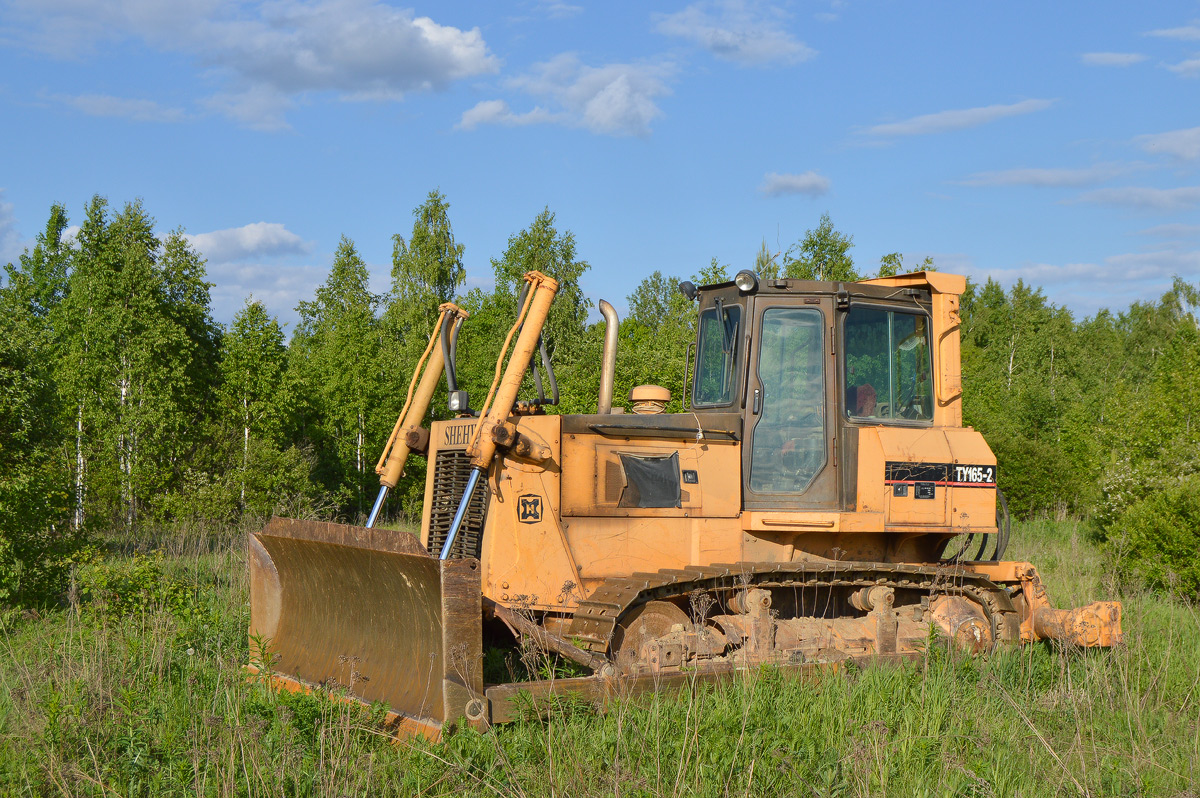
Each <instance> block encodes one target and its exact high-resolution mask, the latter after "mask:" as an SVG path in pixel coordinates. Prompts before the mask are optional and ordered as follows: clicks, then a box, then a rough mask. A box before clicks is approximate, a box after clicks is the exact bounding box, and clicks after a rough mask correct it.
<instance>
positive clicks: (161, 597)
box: [78, 553, 196, 618]
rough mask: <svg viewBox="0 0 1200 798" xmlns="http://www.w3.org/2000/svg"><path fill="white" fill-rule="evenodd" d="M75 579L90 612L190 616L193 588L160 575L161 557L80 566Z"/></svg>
mask: <svg viewBox="0 0 1200 798" xmlns="http://www.w3.org/2000/svg"><path fill="white" fill-rule="evenodd" d="M78 579H79V587H80V590H81V593H82V598H83V601H84V602H85V603H86V605H87V608H88V610H89V611H92V612H97V613H103V614H109V615H115V616H125V615H132V614H136V613H145V612H150V611H153V610H155V609H158V608H162V609H165V610H166V611H168V612H169V613H171V614H172V615H173V616H175V617H176V618H187V617H191V616H192V615H193V614H194V610H195V592H196V587H195V585H192V584H189V583H188V582H186V581H185V580H182V579H179V578H177V577H173V576H171V575H168V574H166V573H164V571H163V557H162V555H161V554H156V555H150V556H147V555H143V554H140V553H137V554H134V556H133V557H132V558H130V559H128V560H112V559H109V560H101V561H99V562H96V563H92V564H88V565H84V566H83V567H82V568H80V569H79V575H78Z"/></svg>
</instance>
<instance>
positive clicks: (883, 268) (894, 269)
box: [876, 252, 937, 277]
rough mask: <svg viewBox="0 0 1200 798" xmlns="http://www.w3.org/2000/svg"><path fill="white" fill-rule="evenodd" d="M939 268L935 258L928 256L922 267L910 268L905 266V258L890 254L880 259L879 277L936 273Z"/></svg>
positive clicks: (895, 253) (894, 253)
mask: <svg viewBox="0 0 1200 798" xmlns="http://www.w3.org/2000/svg"><path fill="white" fill-rule="evenodd" d="M935 271H937V266H935V265H934V263H933V258H931V257H930V256H928V255H926V256H925V260H923V261H921V263H920V265H918V266H917V267H915V268H912V269H910V268H908V267H907V266H905V265H904V256H903V255H901V254H900V253H899V252H889V253H888V254H886V255H884V256H883V257H882V258H880V259H879V273H878V274H877V275H876V276H877V277H895V276H896V275H898V274H907V273H909V272H935Z"/></svg>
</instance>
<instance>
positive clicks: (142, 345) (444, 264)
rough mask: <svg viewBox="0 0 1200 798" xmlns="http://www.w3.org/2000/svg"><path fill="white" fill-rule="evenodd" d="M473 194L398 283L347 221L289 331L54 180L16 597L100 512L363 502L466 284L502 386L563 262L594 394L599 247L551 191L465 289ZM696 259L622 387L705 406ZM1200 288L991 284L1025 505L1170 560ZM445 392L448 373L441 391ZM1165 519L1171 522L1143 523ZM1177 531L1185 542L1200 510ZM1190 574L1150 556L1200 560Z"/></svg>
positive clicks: (12, 479) (1005, 479)
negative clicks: (223, 319) (378, 274)
mask: <svg viewBox="0 0 1200 798" xmlns="http://www.w3.org/2000/svg"><path fill="white" fill-rule="evenodd" d="M449 208H450V206H449V203H448V202H447V199H446V197H445V196H443V195H442V194H441V193H439V192H437V191H432V192H430V193H429V195H428V197H427V198H426V199H425V201H424V202H423V203H422V204H421V205H419V206H418V207H417V208H416V209H415V210H414V211H413V224H412V229H411V232H410V233H409V234H408V235H407V237H405V236H402V235H400V234H397V235H394V236H393V253H392V271H391V282H390V287H389V289H388V290H387V291H386V292H385V293H383V294H378V295H377V294H374V293H372V292H371V291H370V289H369V286H368V271H367V267H366V264H365V262H364V261H363V259H362V257H361V256H360V255H359V253H358V250H357V248H356V246H355V244H354V242H353V241H351V240H349V239H348V238H345V237H343V238H342V240H341V241H340V243H339V245H338V247H337V250H336V253H335V255H334V258H333V263H332V266H331V268H330V271H329V274H328V276H327V278H326V280H325V282H324V283H323V284H322V285H321V286H320V287H319V288H318V289H317V290H316V292H315V295H314V296H313V297H312V298H311V299H307V300H305V301H302V302H301V303H300V304H299V306H298V308H297V311H298V314H299V322H298V323H297V325H296V326H295V329H294V330H293V332H292V334H291V336H290V339H289V338H288V336H286V335H285V334H284V330H283V328H282V326H281V325H280V323H279V322H278V320H277V319H275V318H274V317H272V316H271V315H270V314H269V313H268V311H267V309H266V308H265V306H264V305H263V304H262V303H261V302H259V301H256V300H254V299H252V298H250V299H247V301H246V304H245V306H244V307H243V308H242V309H241V310H240V311H239V312H238V313H237V315H236V316H235V317H234V319H233V321H232V323H231V324H229V325H228V326H227V327H226V326H224V325H221V324H218V323H216V322H215V321H214V319H213V317H212V312H211V301H210V294H209V291H210V289H211V287H212V284H211V283H209V282H208V280H207V276H206V272H205V261H204V259H203V257H201V255H200V254H199V253H198V252H197V251H196V250H195V249H194V248H193V247H192V246H191V244H190V243H189V242H188V240H187V238H186V237H185V236H184V235H183V231H182V230H176V231H173V232H171V233H169V234H167V235H166V236H162V237H160V236H158V235H156V234H155V233H154V220H153V219H152V218H151V216H150V215H149V214H148V212H147V211H146V209H145V208H144V207H143V206H142V204H141V203H140V202H131V203H128V204H126V205H125V206H124V207H122V208H120V209H119V210H114V209H113V208H111V207H110V206H109V204H108V202H107V201H106V200H105V199H104V198H102V197H99V196H97V197H94V198H92V200H91V201H90V202H89V203H88V204H87V206H86V208H85V211H84V218H83V221H82V223H81V224H80V226H79V229H78V232H77V233H76V234H75V235H74V236H72V237H68V236H67V230H68V227H69V219H68V214H67V212H66V209H65V208H64V207H63V206H61V205H54V206H53V207H52V208H51V210H50V214H49V218H48V220H47V223H46V227H45V229H44V230H43V231H42V232H41V233H40V234H39V235H38V236H37V238H36V242H35V243H34V245H33V246H32V247H31V248H29V249H27V250H26V251H25V252H24V254H22V255H21V256H20V258H19V259H18V261H17V262H15V263H10V264H8V265H7V267H6V279H5V282H4V285H3V287H0V530H2V531H3V536H2V537H0V604H3V603H22V602H31V601H32V602H36V601H44V600H46V599H47V598H48V597H51V596H53V595H54V594H55V592H56V591H58V590H60V589H61V586H62V580H63V577H64V575H65V574H66V573H67V571H68V570H69V568H70V566H71V564H72V562H73V560H74V559H76V558H78V557H79V556H81V555H80V552H81V551H85V544H86V542H87V540H88V539H89V535H90V534H94V533H97V532H101V531H105V530H111V529H114V528H116V529H122V530H127V531H129V532H130V533H132V534H139V533H140V532H141V531H144V530H148V529H153V528H154V527H155V526H156V525H162V524H178V523H194V522H200V523H212V522H221V523H229V522H236V521H239V520H241V519H243V518H261V517H265V516H267V515H270V514H272V513H278V514H283V515H290V516H299V517H328V518H340V519H343V520H355V519H359V518H361V517H362V516H363V515H364V514H365V513H366V511H367V510H369V509H370V502H371V500H372V498H373V496H374V493H375V492H376V490H377V487H378V485H377V478H376V477H375V474H374V464H375V460H376V458H377V456H378V452H379V449H380V447H381V446H382V443H383V442H384V440H386V438H387V435H388V433H389V432H390V430H391V427H392V425H393V424H394V422H395V419H396V416H397V414H398V412H399V410H400V407H401V405H402V404H403V401H404V395H405V390H406V388H407V385H408V380H409V377H410V375H411V373H412V369H413V367H414V365H415V363H416V362H417V360H418V358H419V357H420V355H421V353H422V352H423V350H424V348H425V346H426V344H427V342H428V336H429V333H430V326H431V324H432V323H433V321H434V319H436V317H437V308H438V306H439V305H440V304H442V303H443V302H447V301H455V302H457V303H458V304H460V305H461V306H462V307H463V308H465V309H466V310H467V311H468V312H469V313H470V314H471V318H470V319H469V320H468V322H467V324H466V325H464V327H463V331H462V335H461V336H460V344H461V345H460V347H459V352H460V355H459V362H458V379H459V382H460V384H461V385H462V386H463V387H465V388H467V389H468V390H469V391H470V393H471V395H472V396H473V397H475V398H476V401H478V400H480V399H482V397H483V394H484V393H485V392H486V389H487V386H488V385H489V384H490V382H491V378H492V373H493V369H494V366H495V360H496V357H497V355H498V352H499V349H500V346H501V344H502V342H503V339H504V335H505V333H506V332H507V330H508V327H509V325H510V324H511V322H512V318H513V317H514V315H515V312H516V305H517V299H518V292H519V290H520V286H521V280H522V275H523V274H524V273H525V272H526V271H529V270H531V269H538V270H540V271H543V272H545V273H547V274H550V275H552V276H554V277H555V278H556V279H557V280H558V281H559V284H560V290H559V294H558V297H557V299H556V301H555V303H554V305H553V307H552V310H551V314H550V318H549V320H548V321H547V324H546V328H545V332H544V338H545V341H546V344H547V348H548V350H549V352H550V355H551V358H552V361H553V363H554V366H555V372H556V375H557V377H558V384H559V388H560V393H561V402H560V405H559V408H558V411H559V412H567V413H570V412H586V411H588V410H590V409H594V407H595V401H596V394H597V391H598V387H599V374H598V369H597V368H596V363H598V362H599V359H600V353H601V348H602V341H603V325H602V324H589V322H588V317H589V313H590V311H591V309H592V302H591V300H589V299H588V298H587V297H586V296H585V295H584V293H583V291H582V289H581V287H580V279H581V277H582V276H583V275H584V274H585V273H586V272H587V271H588V269H589V268H590V267H589V264H588V263H587V261H585V260H583V259H582V258H581V257H580V255H579V253H578V252H577V248H576V243H575V238H574V236H573V235H572V234H571V233H570V231H566V230H563V231H560V230H559V229H558V228H557V227H556V218H555V215H554V213H553V212H551V211H550V210H549V209H545V210H543V211H542V212H541V213H539V214H538V215H537V216H536V217H535V218H534V220H533V221H532V222H531V223H530V225H529V226H528V227H526V228H525V229H523V230H521V231H520V232H518V233H515V234H513V235H512V236H511V237H510V238H509V240H508V244H507V247H506V248H505V250H504V252H503V253H501V254H500V255H499V256H497V257H494V258H492V259H491V267H492V271H493V276H494V286H493V288H492V289H490V290H484V289H480V288H475V289H472V290H470V291H467V292H465V293H464V292H463V290H462V289H463V286H464V283H465V268H464V265H463V257H464V251H465V248H464V246H463V245H462V244H461V243H459V242H458V241H457V240H456V239H455V237H454V232H453V229H452V226H451V223H450V218H449ZM852 247H853V239H852V237H850V236H847V235H845V234H843V233H841V232H839V231H838V230H837V229H836V228H835V227H834V226H833V223H832V221H831V220H830V218H829V216H828V215H825V216H822V218H821V219H820V222H819V223H818V225H817V226H816V227H815V228H814V229H812V230H809V231H808V232H807V233H806V235H805V236H804V237H803V238H802V239H801V240H800V241H798V242H797V243H796V244H795V245H794V246H792V247H791V248H789V249H788V250H787V251H786V252H782V253H775V254H772V253H771V252H770V251H769V250H768V248H767V247H766V245H765V243H764V244H763V246H762V248H761V250H760V251H759V252H758V254H757V255H756V256H755V258H754V260H753V263H752V264H749V263H748V264H746V265H748V266H751V267H752V268H754V269H755V270H756V271H758V272H759V274H760V276H762V277H764V278H771V277H777V276H787V277H799V278H805V279H830V280H855V279H859V278H860V277H861V276H863V273H862V272H861V271H860V270H859V268H858V267H857V266H856V265H855V263H854V261H853V258H852V257H851V255H850V249H851V248H852ZM910 268H913V269H915V268H933V264H932V262H931V261H929V259H926V261H925V262H924V263H921V264H917V265H916V266H913V267H906V266H905V264H904V262H903V258H902V257H901V256H900V255H899V254H898V253H892V254H890V255H887V256H885V257H884V258H883V259H881V262H880V263H879V264H878V266H876V267H874V268H872V269H870V270H869V271H868V272H867V273H868V274H881V275H889V274H896V273H900V272H903V271H906V270H909V269H910ZM732 271H733V269H731V267H730V266H728V265H726V264H721V263H719V262H718V261H717V260H716V259H714V260H713V261H712V262H711V263H710V264H708V265H707V266H705V267H704V268H702V269H700V270H699V272H698V273H697V274H695V275H691V276H690V278H691V279H692V280H693V282H695V283H697V284H711V283H715V282H721V281H724V280H727V279H729V276H730V275H731V273H732ZM678 282H679V277H678V276H668V275H666V274H664V273H662V272H659V271H656V272H654V273H653V274H651V275H648V276H647V277H646V278H645V279H644V280H642V282H641V283H640V284H639V285H638V286H637V287H636V288H635V289H634V291H633V293H631V294H630V295H629V297H628V306H629V313H628V314H627V317H626V318H625V319H623V320H622V322H621V325H620V336H619V337H620V345H619V349H618V362H617V386H616V395H617V397H618V398H619V397H621V396H622V395H627V393H628V391H629V389H630V388H631V387H633V386H634V385H638V384H642V383H657V384H660V385H664V386H667V387H668V388H670V389H671V391H672V393H673V395H674V396H675V399H674V400H673V405H672V406H671V407H668V410H678V409H680V405H679V401H680V400H679V397H680V395H681V393H682V390H681V388H682V383H683V377H684V370H685V365H684V358H685V352H686V351H687V347H688V344H689V343H690V342H691V341H693V340H694V336H695V314H694V308H693V306H692V304H691V303H690V302H689V301H687V300H686V299H684V297H683V296H682V295H681V294H679V292H678V291H677V290H676V286H677V284H678ZM1197 300H1198V297H1197V290H1196V288H1194V287H1192V286H1189V285H1187V284H1186V283H1183V282H1182V281H1176V283H1175V285H1174V287H1173V289H1172V290H1171V291H1170V292H1169V293H1168V294H1167V295H1165V296H1164V297H1163V298H1162V299H1161V300H1159V301H1157V302H1151V303H1135V304H1133V305H1132V306H1131V307H1130V308H1129V309H1128V310H1127V311H1122V312H1119V313H1116V314H1113V313H1109V312H1108V311H1103V312H1101V313H1099V314H1097V315H1096V316H1094V317H1090V318H1087V319H1083V320H1079V321H1077V320H1075V319H1074V318H1073V316H1072V314H1071V313H1070V312H1069V311H1068V310H1066V309H1065V308H1062V307H1059V306H1055V305H1054V304H1052V303H1050V302H1048V301H1047V300H1046V298H1045V297H1044V296H1043V294H1042V293H1041V291H1040V290H1038V289H1034V288H1032V287H1029V286H1027V285H1025V284H1024V283H1020V282H1018V283H1017V285H1015V286H1013V287H1012V288H1011V289H1009V290H1008V291H1005V290H1004V289H1003V288H1001V287H1000V286H999V285H998V284H997V283H995V282H993V281H989V282H988V283H987V284H985V285H982V286H980V285H971V286H970V287H969V288H968V291H967V294H966V295H965V296H964V297H963V302H962V313H963V368H964V384H965V387H966V392H965V399H964V415H965V418H966V421H967V423H970V424H973V425H974V426H976V427H977V428H978V429H980V430H981V431H983V433H984V434H985V435H986V436H987V437H988V440H989V442H990V443H991V445H992V447H993V449H994V450H995V451H996V454H997V457H998V458H999V461H1000V474H1001V486H1002V487H1003V488H1004V490H1005V491H1006V492H1007V494H1008V496H1009V501H1010V505H1011V506H1012V507H1013V509H1014V510H1015V512H1017V513H1018V514H1020V515H1032V514H1037V513H1045V512H1055V513H1071V514H1076V515H1085V516H1089V517H1091V518H1093V519H1094V520H1095V526H1096V529H1097V534H1099V535H1101V536H1108V537H1110V538H1111V540H1112V548H1113V550H1114V551H1119V554H1120V556H1123V557H1132V558H1135V559H1137V558H1140V560H1138V561H1139V562H1140V561H1145V562H1146V563H1149V564H1153V561H1154V560H1155V559H1156V558H1155V556H1154V553H1155V552H1154V550H1153V546H1149V547H1148V546H1147V545H1145V544H1144V542H1139V540H1140V539H1139V538H1137V536H1136V535H1135V536H1133V537H1130V535H1128V534H1126V533H1124V532H1121V530H1123V529H1127V528H1129V526H1130V523H1129V517H1130V514H1131V513H1133V514H1134V516H1133V520H1134V521H1137V522H1138V523H1140V524H1141V526H1140V527H1138V528H1142V527H1146V528H1147V529H1151V527H1153V526H1154V524H1155V523H1158V520H1160V519H1161V518H1164V517H1165V518H1168V519H1170V518H1177V517H1186V512H1183V511H1180V510H1179V508H1178V507H1177V505H1179V504H1180V502H1181V501H1182V502H1184V504H1186V498H1187V496H1188V495H1192V496H1197V495H1200V491H1192V493H1191V494H1188V492H1187V491H1188V490H1190V489H1191V488H1190V487H1188V485H1191V483H1187V480H1189V479H1191V480H1193V481H1194V480H1196V479H1200V477H1197V476H1196V475H1197V472H1198V471H1200V457H1198V456H1197V446H1196V443H1197V431H1196V423H1195V422H1196V420H1197V419H1196V417H1195V412H1196V410H1195V409H1196V408H1197V407H1200V388H1198V387H1197V384H1198V381H1197V379H1196V378H1197V376H1198V375H1200V343H1198V336H1197V324H1196V313H1195V310H1196V307H1197V304H1198V301H1197ZM445 407H446V403H445V388H444V385H443V386H442V387H441V388H440V389H439V393H438V395H436V396H435V398H434V402H433V412H434V414H435V417H445V416H446V415H447V414H448V411H447V410H446V409H445ZM1179 486H1184V487H1182V488H1180V487H1179ZM423 488H424V465H423V463H422V462H421V460H420V458H413V462H412V463H411V464H410V466H409V469H408V472H407V473H406V477H405V479H404V481H403V482H402V484H401V485H400V486H399V487H398V489H397V490H396V491H395V492H394V493H393V498H392V499H391V502H390V508H391V509H390V512H391V513H392V514H393V516H404V517H407V518H409V519H411V518H414V517H417V516H419V512H420V499H421V494H422V492H423ZM1171 490H1175V491H1176V493H1171V492H1170V491H1171ZM1180 490H1182V491H1183V492H1182V493H1179V491H1180ZM1176 494H1179V495H1176ZM1164 497H1166V498H1164ZM1181 497H1182V498H1181ZM1155 502H1157V504H1155ZM1163 502H1167V504H1166V505H1162V503H1163ZM1152 504H1153V508H1154V509H1153V511H1151V510H1147V509H1146V508H1147V507H1150V506H1151V505H1152ZM1164 506H1165V507H1166V509H1163V507H1164ZM1184 509H1185V510H1186V508H1184ZM1181 512H1182V513H1183V514H1182V515H1181ZM1137 513H1141V514H1142V516H1144V517H1142V516H1137ZM1196 517H1197V520H1198V522H1200V512H1197V516H1196ZM1139 518H1140V519H1141V520H1140V521H1139V520H1138V519H1139ZM1147 525H1148V526H1147ZM1135 526H1136V524H1135ZM1193 529H1194V527H1193ZM1168 531H1169V530H1168ZM1169 532H1170V531H1169ZM1154 534H1160V535H1161V534H1165V533H1162V532H1161V531H1160V532H1158V533H1155V532H1154V530H1153V529H1151V531H1150V532H1148V533H1146V534H1145V535H1142V537H1146V536H1147V535H1150V536H1151V537H1153V535H1154ZM1170 534H1172V535H1174V536H1175V537H1176V538H1180V540H1177V541H1175V544H1174V545H1177V546H1186V544H1187V540H1186V539H1185V538H1186V535H1185V534H1184V533H1183V532H1179V531H1178V530H1175V531H1173V532H1170ZM1192 534H1193V535H1194V534H1195V533H1194V532H1193V533H1192ZM1197 542H1200V541H1197ZM1192 550H1194V546H1193V549H1192ZM1148 567H1149V565H1147V568H1148ZM1193 567H1194V566H1193ZM1151 570H1152V569H1151ZM1147 572H1148V573H1149V571H1147ZM1179 574H1180V572H1179V571H1178V569H1174V570H1170V571H1169V572H1168V571H1166V570H1164V571H1163V573H1161V574H1157V576H1155V574H1153V573H1151V576H1152V577H1153V578H1157V579H1158V580H1159V581H1160V582H1165V581H1170V580H1171V579H1175V580H1176V581H1178V579H1180V578H1184V579H1185V583H1186V579H1187V575H1186V574H1184V576H1183V577H1180V575H1179ZM1193 577H1194V578H1195V580H1196V585H1197V586H1200V573H1194V574H1193Z"/></svg>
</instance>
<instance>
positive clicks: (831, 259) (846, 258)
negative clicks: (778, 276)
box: [783, 213, 859, 281]
mask: <svg viewBox="0 0 1200 798" xmlns="http://www.w3.org/2000/svg"><path fill="white" fill-rule="evenodd" d="M853 246H854V236H847V235H843V234H842V233H841V232H839V231H838V230H837V229H836V228H835V227H834V226H833V220H832V219H830V218H829V214H828V213H824V214H821V221H820V222H818V224H817V226H816V228H815V229H813V230H809V231H808V232H807V233H805V234H804V238H802V239H800V240H799V241H797V242H796V243H795V244H793V245H792V246H791V247H789V248H788V251H787V252H786V253H784V256H783V274H784V276H785V277H793V278H797V279H800V280H843V281H853V280H858V279H859V275H858V272H857V271H855V269H854V259H853V258H851V257H850V248H851V247H853Z"/></svg>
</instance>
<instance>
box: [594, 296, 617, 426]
mask: <svg viewBox="0 0 1200 798" xmlns="http://www.w3.org/2000/svg"><path fill="white" fill-rule="evenodd" d="M600 313H601V315H603V316H604V357H603V364H602V365H601V367H600V399H599V401H598V402H596V412H597V413H599V414H601V415H605V414H607V413H611V412H612V400H613V380H614V379H615V377H616V373H617V332H618V329H617V328H618V327H619V326H620V321H619V320H618V319H617V311H616V310H615V309H614V308H613V306H612V305H610V304H608V302H606V301H605V300H603V299H601V300H600Z"/></svg>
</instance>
